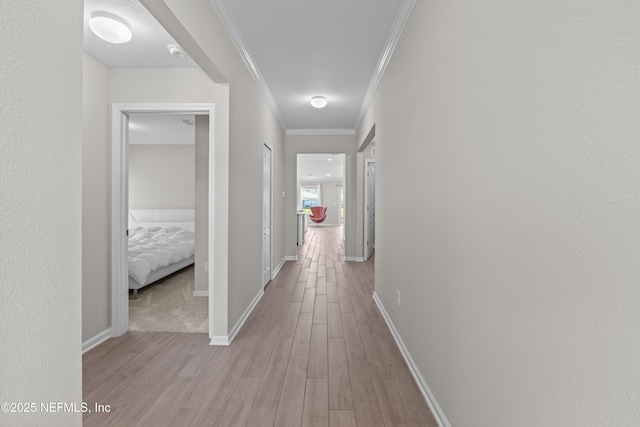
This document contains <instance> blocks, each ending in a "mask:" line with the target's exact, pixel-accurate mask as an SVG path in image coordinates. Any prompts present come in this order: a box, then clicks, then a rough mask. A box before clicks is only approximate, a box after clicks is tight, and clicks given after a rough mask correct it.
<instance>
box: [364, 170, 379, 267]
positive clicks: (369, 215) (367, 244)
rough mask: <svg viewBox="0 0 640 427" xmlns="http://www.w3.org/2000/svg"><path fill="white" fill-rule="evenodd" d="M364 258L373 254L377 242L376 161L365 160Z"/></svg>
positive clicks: (366, 258)
mask: <svg viewBox="0 0 640 427" xmlns="http://www.w3.org/2000/svg"><path fill="white" fill-rule="evenodd" d="M364 224H365V227H364V259H365V260H368V259H369V257H370V256H371V255H372V254H373V250H374V249H375V243H376V161H375V160H371V159H366V160H365V162H364Z"/></svg>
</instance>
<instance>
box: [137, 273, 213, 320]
mask: <svg viewBox="0 0 640 427" xmlns="http://www.w3.org/2000/svg"><path fill="white" fill-rule="evenodd" d="M193 275H194V271H193V266H191V267H187V268H185V269H184V270H181V271H178V272H177V273H174V274H172V275H171V276H168V277H165V278H164V279H162V280H159V281H157V282H155V283H153V284H151V285H149V286H145V287H144V288H142V289H140V290H139V291H138V299H129V330H131V331H164V332H207V331H208V323H209V322H208V321H209V314H208V300H209V298H207V297H194V296H193V286H194V277H193Z"/></svg>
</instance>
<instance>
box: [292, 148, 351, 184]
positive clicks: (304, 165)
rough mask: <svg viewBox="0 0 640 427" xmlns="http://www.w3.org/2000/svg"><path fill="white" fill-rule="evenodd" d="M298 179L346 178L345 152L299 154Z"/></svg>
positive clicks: (334, 179) (330, 179)
mask: <svg viewBox="0 0 640 427" xmlns="http://www.w3.org/2000/svg"><path fill="white" fill-rule="evenodd" d="M297 176H298V181H336V180H342V179H344V154H298V161H297Z"/></svg>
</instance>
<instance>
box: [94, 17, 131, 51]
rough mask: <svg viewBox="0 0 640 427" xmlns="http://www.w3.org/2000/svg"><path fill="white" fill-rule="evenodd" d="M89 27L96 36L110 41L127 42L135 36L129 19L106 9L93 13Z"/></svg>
mask: <svg viewBox="0 0 640 427" xmlns="http://www.w3.org/2000/svg"><path fill="white" fill-rule="evenodd" d="M89 28H91V31H93V33H94V34H95V35H96V36H98V37H100V38H101V39H102V40H105V41H108V42H109V43H116V44H120V43H126V42H128V41H129V40H131V37H132V36H133V33H131V27H130V26H129V23H128V22H127V21H125V20H124V19H122V18H120V17H119V16H118V15H114V14H113V13H109V12H104V11H96V12H93V13H91V19H89Z"/></svg>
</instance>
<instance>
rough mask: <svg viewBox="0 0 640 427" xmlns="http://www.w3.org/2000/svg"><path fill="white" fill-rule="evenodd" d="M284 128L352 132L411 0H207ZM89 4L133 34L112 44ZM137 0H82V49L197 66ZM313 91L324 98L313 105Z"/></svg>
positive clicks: (116, 60)
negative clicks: (100, 32)
mask: <svg viewBox="0 0 640 427" xmlns="http://www.w3.org/2000/svg"><path fill="white" fill-rule="evenodd" d="M209 1H210V2H211V3H212V5H213V6H214V8H215V9H216V10H217V12H218V14H219V15H220V16H221V18H222V20H223V22H224V24H225V26H226V28H227V31H228V32H229V33H230V34H231V36H232V38H233V39H234V42H235V43H236V46H237V47H238V50H239V52H240V54H241V55H243V56H244V57H245V60H248V61H250V63H253V64H255V66H256V67H255V70H251V69H250V72H252V74H253V75H254V78H255V79H256V82H257V83H258V85H259V86H260V88H261V90H262V92H263V93H264V94H265V97H266V98H267V102H268V103H269V105H270V106H271V108H272V110H273V111H274V113H275V114H276V115H277V116H278V118H279V119H280V121H281V123H282V124H283V125H284V126H285V128H286V129H287V130H288V131H289V133H353V132H354V130H355V128H356V126H357V125H358V123H359V121H360V120H361V118H362V114H363V112H364V111H365V110H366V108H367V107H368V104H369V102H370V100H371V98H372V96H373V93H374V91H375V89H376V87H377V84H378V82H379V79H380V78H381V76H382V73H383V72H384V69H385V67H386V64H387V63H388V60H389V58H390V54H391V52H392V51H393V48H394V47H395V44H396V43H397V40H398V39H399V37H400V34H401V32H402V30H403V28H404V25H405V24H406V21H407V20H408V17H409V15H410V13H411V10H412V9H413V5H414V4H415V2H416V0H348V1H345V0H323V1H313V0H269V1H263V0H209ZM94 10H104V11H108V12H112V13H115V14H117V15H120V16H121V17H123V18H125V19H126V20H127V21H128V22H129V23H130V25H131V28H132V31H133V33H134V36H133V40H132V41H131V42H129V43H126V44H123V45H112V44H109V43H107V42H104V41H102V40H100V39H99V38H98V37H96V36H95V35H94V34H93V33H92V32H91V31H90V30H89V28H88V18H89V16H90V13H91V12H92V11H94ZM169 43H174V41H173V39H172V38H171V36H169V34H167V32H166V31H165V30H164V29H163V28H162V27H161V26H160V24H158V23H157V21H156V20H155V19H154V18H153V17H152V16H151V15H150V14H149V13H148V12H147V11H146V9H145V8H144V6H142V4H141V3H140V2H139V1H137V0H85V51H86V52H87V53H89V54H90V55H91V56H93V57H94V58H96V59H98V60H99V61H101V62H102V63H104V64H105V65H107V66H109V67H171V66H178V67H180V66H195V63H194V62H193V61H192V60H191V59H190V58H188V57H183V58H175V57H173V56H171V55H169V51H168V49H167V44H169ZM314 95H322V96H325V97H326V98H327V99H328V101H329V105H328V106H327V107H325V108H324V109H322V110H317V109H315V108H313V107H311V105H310V104H309V100H310V98H311V97H312V96H314Z"/></svg>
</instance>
